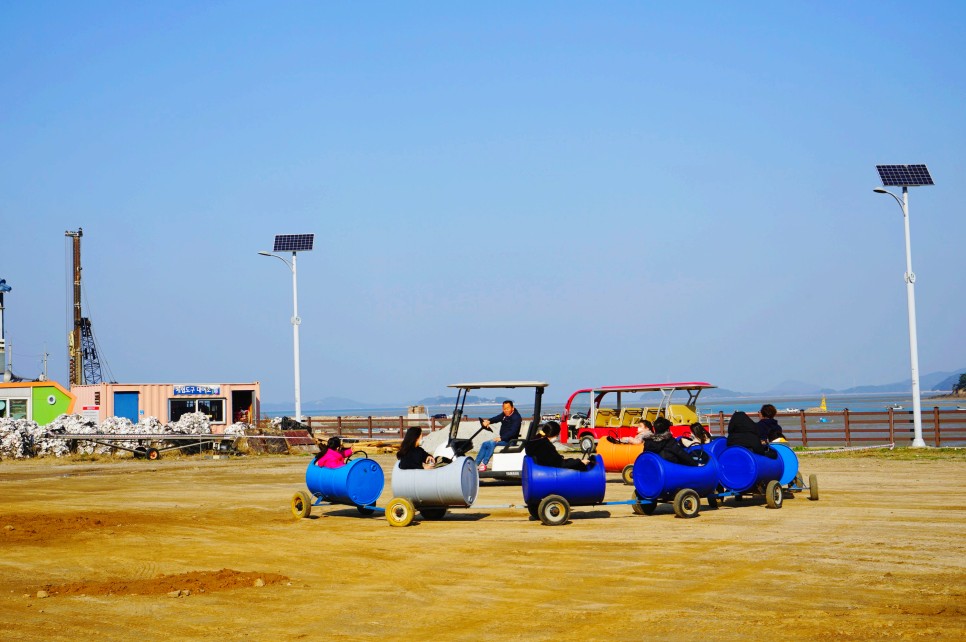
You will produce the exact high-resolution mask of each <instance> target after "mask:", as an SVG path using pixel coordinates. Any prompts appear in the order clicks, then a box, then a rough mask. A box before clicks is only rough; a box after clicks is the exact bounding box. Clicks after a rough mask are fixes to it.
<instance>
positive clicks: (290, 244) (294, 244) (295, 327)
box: [259, 234, 315, 422]
mask: <svg viewBox="0 0 966 642" xmlns="http://www.w3.org/2000/svg"><path fill="white" fill-rule="evenodd" d="M314 237H315V235H314V234H279V235H277V236H276V237H275V248H274V251H275V252H280V251H291V252H292V262H291V263H289V262H288V261H287V260H285V259H284V258H282V257H281V256H279V255H277V254H273V253H272V252H264V251H263V252H259V254H260V255H261V256H271V257H273V258H276V259H278V260H279V261H281V262H282V263H284V264H285V265H286V266H288V268H289V270H291V272H292V345H293V348H292V351H293V362H294V367H295V420H296V421H299V422H301V421H302V380H301V367H300V364H299V326H300V325H302V319H301V318H300V317H299V283H298V264H297V262H296V261H297V256H298V252H299V251H303V252H304V251H307V250H311V249H312V245H313V243H314Z"/></svg>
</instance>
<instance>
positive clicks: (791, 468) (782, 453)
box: [771, 444, 798, 486]
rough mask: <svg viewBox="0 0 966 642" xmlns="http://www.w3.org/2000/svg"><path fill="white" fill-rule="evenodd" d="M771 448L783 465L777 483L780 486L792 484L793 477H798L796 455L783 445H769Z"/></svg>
mask: <svg viewBox="0 0 966 642" xmlns="http://www.w3.org/2000/svg"><path fill="white" fill-rule="evenodd" d="M771 447H772V450H774V451H776V452H777V453H778V457H779V458H780V459H781V460H782V462H783V463H784V465H785V470H784V472H782V476H781V479H779V480H778V483H779V484H781V485H782V486H785V485H786V484H790V483H792V481H794V479H795V476H796V475H798V455H796V454H795V451H794V450H792V449H791V448H789V447H788V446H786V445H785V444H771Z"/></svg>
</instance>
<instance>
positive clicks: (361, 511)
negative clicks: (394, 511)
mask: <svg viewBox="0 0 966 642" xmlns="http://www.w3.org/2000/svg"><path fill="white" fill-rule="evenodd" d="M356 510H357V511H359V514H360V515H372V514H373V513H375V512H376V511H374V510H373V509H371V508H369V507H368V506H356Z"/></svg>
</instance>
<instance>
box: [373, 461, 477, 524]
mask: <svg viewBox="0 0 966 642" xmlns="http://www.w3.org/2000/svg"><path fill="white" fill-rule="evenodd" d="M479 490H480V474H479V472H478V471H477V468H476V462H475V461H473V460H472V459H470V458H469V457H457V458H456V459H454V460H453V461H452V462H450V463H448V464H446V465H444V466H439V467H436V468H430V469H415V470H403V469H401V468H400V467H399V463H398V462H397V463H396V465H395V466H394V467H393V469H392V494H393V497H392V499H391V500H389V503H388V504H386V521H388V522H389V525H390V526H409V524H411V523H412V521H413V519H414V518H415V516H416V512H417V511H419V514H420V515H421V516H422V518H423V519H426V520H437V519H442V518H443V517H444V516H445V515H446V512H447V511H448V510H449V509H451V508H469V507H470V506H472V505H473V502H474V501H476V497H477V495H478V494H479Z"/></svg>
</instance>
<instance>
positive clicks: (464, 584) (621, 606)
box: [0, 454, 966, 640]
mask: <svg viewBox="0 0 966 642" xmlns="http://www.w3.org/2000/svg"><path fill="white" fill-rule="evenodd" d="M376 459H377V461H379V462H380V463H381V464H382V466H383V469H384V470H386V471H390V470H391V459H390V456H386V455H381V456H378V457H376ZM308 461H309V458H308V457H295V456H265V457H250V458H237V459H231V460H210V459H209V460H205V459H202V458H200V457H194V458H181V459H176V458H166V459H162V460H160V461H156V462H147V461H130V460H129V461H117V462H79V461H73V462H71V461H66V460H57V461H54V460H46V461H27V462H8V461H4V462H0V638H2V639H10V640H13V639H16V640H77V639H102V640H131V639H142V640H153V639H200V640H223V639H230V640H234V639H253V640H289V639H293V640H294V639H370V638H372V639H377V638H387V639H420V638H421V639H428V638H439V639H453V640H477V639H479V638H481V637H486V638H490V639H500V640H502V639H511V640H513V639H518V640H551V639H553V640H556V639H566V638H569V639H577V638H583V639H591V640H604V639H608V640H640V639H671V640H675V639H679V640H700V639H710V640H747V639H759V640H777V639H795V640H815V639H827V640H830V639H839V638H842V639H874V640H891V639H919V638H922V639H948V640H962V639H966V492H964V490H963V484H964V482H966V474H964V473H966V458H964V457H963V456H962V455H955V454H954V455H951V456H949V457H946V458H942V459H939V460H921V461H919V460H917V461H901V460H892V459H888V458H887V459H876V458H842V459H837V458H822V457H817V456H804V457H802V462H801V468H802V471H803V472H804V473H805V475H806V477H807V476H808V474H809V473H815V474H817V475H818V478H819V484H820V488H821V497H820V500H819V501H818V502H812V501H809V500H808V499H807V498H806V497H805V496H804V495H799V496H797V497H796V498H794V499H788V500H786V501H785V505H784V507H783V508H781V509H779V510H773V509H768V508H766V507H765V506H764V505H763V504H762V503H761V502H755V501H746V502H743V503H741V504H738V505H734V504H732V503H731V502H730V501H728V502H726V503H725V504H724V505H723V506H722V507H721V508H719V509H718V510H707V509H703V510H702V512H701V514H700V515H699V516H698V517H697V518H695V519H689V520H685V519H679V518H676V517H675V516H674V514H673V512H672V510H671V507H670V506H661V507H659V508H658V510H657V511H656V513H655V514H654V515H651V516H639V515H634V514H633V513H632V511H631V508H630V507H629V506H626V505H625V506H605V507H596V508H577V509H574V513H573V515H572V519H571V522H570V523H569V524H566V525H564V526H557V527H548V526H543V525H542V524H541V523H540V522H539V521H534V520H531V519H530V517H529V515H528V514H527V512H526V510H525V509H524V510H521V509H506V508H503V509H483V508H477V507H474V508H470V509H464V510H459V511H454V512H452V513H450V514H449V515H447V516H446V518H445V519H443V520H442V521H429V522H420V521H419V520H418V519H417V521H416V522H414V524H413V525H412V526H410V527H407V528H393V527H390V526H389V525H388V524H387V522H386V521H385V518H384V517H382V516H380V515H379V514H378V513H377V514H376V515H374V516H371V517H363V516H361V515H359V514H358V513H357V511H356V510H355V509H354V508H345V507H327V508H324V509H319V508H315V509H314V510H313V515H312V518H310V519H301V520H297V519H295V518H294V517H293V516H292V514H291V512H290V508H289V503H290V500H291V497H292V495H293V493H294V492H295V491H298V490H301V489H303V488H304V481H303V478H304V470H305V466H306V465H307V463H308ZM611 477H612V479H611V480H610V481H609V483H608V490H607V499H608V500H622V499H627V498H628V496H629V495H630V492H631V487H628V486H624V485H623V484H622V483H621V482H620V481H619V479H618V477H617V475H613V476H611ZM389 489H390V485H389V481H388V479H387V483H386V490H385V491H384V493H383V496H382V499H381V500H380V504H383V505H384V504H385V502H386V501H388V499H389V498H390V490H389ZM521 498H522V497H521V491H520V488H519V486H493V485H489V484H487V483H484V485H483V487H482V488H481V491H480V498H479V500H478V501H477V505H478V506H484V505H493V504H506V503H514V504H519V503H520V501H521ZM43 592H45V593H46V594H47V597H38V594H39V595H43V594H44V593H43Z"/></svg>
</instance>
